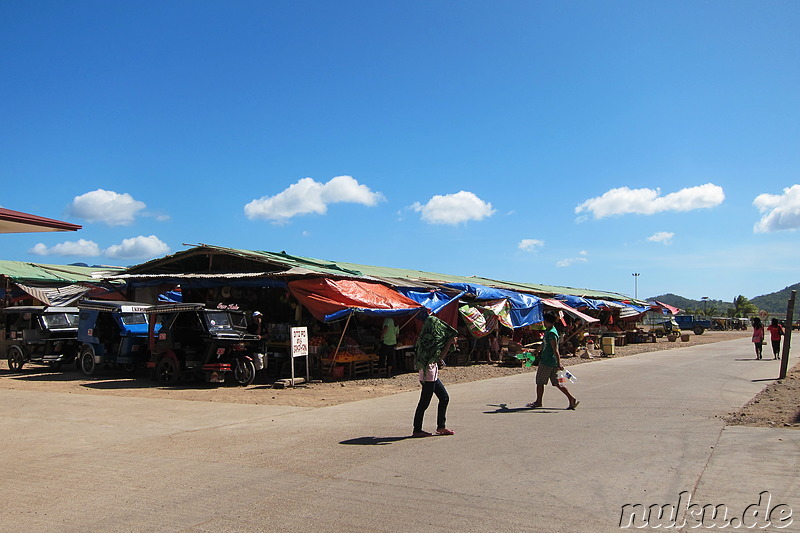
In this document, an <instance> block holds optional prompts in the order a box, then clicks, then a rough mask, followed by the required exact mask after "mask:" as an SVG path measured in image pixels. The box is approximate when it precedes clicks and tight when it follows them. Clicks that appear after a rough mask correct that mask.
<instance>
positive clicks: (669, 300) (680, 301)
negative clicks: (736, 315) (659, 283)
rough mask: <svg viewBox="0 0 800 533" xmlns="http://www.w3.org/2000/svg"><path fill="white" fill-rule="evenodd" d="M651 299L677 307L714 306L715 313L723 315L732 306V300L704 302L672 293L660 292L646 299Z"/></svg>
mask: <svg viewBox="0 0 800 533" xmlns="http://www.w3.org/2000/svg"><path fill="white" fill-rule="evenodd" d="M653 300H658V301H659V302H661V303H665V304H667V305H671V306H672V307H677V308H679V309H702V308H703V306H704V305H705V306H706V307H716V308H717V311H718V313H717V314H720V315H724V314H725V312H726V311H727V310H728V308H729V307H733V300H731V301H730V302H723V301H722V300H708V301H706V302H705V303H704V302H703V301H702V300H690V299H689V298H684V297H683V296H678V295H677V294H672V293H667V294H662V295H661V296H653V297H652V298H648V299H647V301H648V302H652V301H653Z"/></svg>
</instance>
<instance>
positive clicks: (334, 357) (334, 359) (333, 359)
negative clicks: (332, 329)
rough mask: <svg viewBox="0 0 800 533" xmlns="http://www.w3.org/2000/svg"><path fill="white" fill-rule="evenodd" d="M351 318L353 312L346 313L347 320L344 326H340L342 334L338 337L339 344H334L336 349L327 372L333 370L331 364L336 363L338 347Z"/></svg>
mask: <svg viewBox="0 0 800 533" xmlns="http://www.w3.org/2000/svg"><path fill="white" fill-rule="evenodd" d="M351 318H353V313H350V314H349V315H347V322H345V323H344V328H342V336H341V337H339V344H337V345H336V351H335V352H333V358H332V359H331V369H330V370H328V373H331V372H333V365H335V364H336V356H337V355H339V348H341V346H342V341H343V340H344V334H345V333H347V326H348V325H350V319H351Z"/></svg>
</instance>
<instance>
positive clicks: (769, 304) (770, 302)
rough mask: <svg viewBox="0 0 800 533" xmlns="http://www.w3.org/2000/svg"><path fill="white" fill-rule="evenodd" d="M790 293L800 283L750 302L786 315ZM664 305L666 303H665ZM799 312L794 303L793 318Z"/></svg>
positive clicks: (797, 306) (796, 289)
mask: <svg viewBox="0 0 800 533" xmlns="http://www.w3.org/2000/svg"><path fill="white" fill-rule="evenodd" d="M792 291H800V283H795V284H794V285H791V286H789V287H786V288H785V289H783V290H780V291H778V292H773V293H772V294H764V295H763V296H756V297H755V298H751V299H750V301H751V302H753V305H755V306H756V307H758V308H759V309H766V310H767V311H770V312H772V313H780V314H783V315H785V314H786V304H787V303H788V302H789V297H790V296H791V293H792ZM665 303H666V302H665ZM799 311H800V304H798V303H797V302H795V307H794V316H795V317H796V316H798V314H799V313H798V312H799Z"/></svg>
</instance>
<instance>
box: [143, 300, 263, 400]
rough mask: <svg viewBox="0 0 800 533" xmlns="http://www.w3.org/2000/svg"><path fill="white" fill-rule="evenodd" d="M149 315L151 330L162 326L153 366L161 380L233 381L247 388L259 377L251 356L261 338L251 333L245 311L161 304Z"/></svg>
mask: <svg viewBox="0 0 800 533" xmlns="http://www.w3.org/2000/svg"><path fill="white" fill-rule="evenodd" d="M149 313H150V316H151V327H152V328H157V327H160V330H159V331H158V333H157V334H154V335H152V336H151V347H150V353H151V356H150V361H149V362H148V363H147V366H148V368H150V369H151V370H152V371H153V377H154V378H155V379H156V380H157V381H160V382H164V383H175V382H177V381H178V380H180V379H181V378H183V377H194V378H197V379H202V380H203V381H206V382H209V383H223V382H225V381H226V378H227V379H229V380H231V381H233V382H235V383H238V384H239V385H242V386H246V385H250V384H251V383H252V382H253V380H254V379H255V375H256V369H255V365H254V364H253V357H252V356H251V354H252V353H254V352H256V351H257V350H258V340H259V337H258V335H253V334H250V333H248V332H247V320H246V318H245V315H244V313H242V312H240V311H233V310H228V309H205V308H204V306H203V305H202V304H191V303H189V304H164V305H156V306H153V307H152V308H150V310H149Z"/></svg>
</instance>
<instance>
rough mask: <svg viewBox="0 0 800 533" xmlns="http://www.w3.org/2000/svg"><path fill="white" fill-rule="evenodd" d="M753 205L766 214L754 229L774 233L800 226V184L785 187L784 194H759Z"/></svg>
mask: <svg viewBox="0 0 800 533" xmlns="http://www.w3.org/2000/svg"><path fill="white" fill-rule="evenodd" d="M753 205H754V206H756V207H757V208H758V210H759V211H760V212H761V213H764V215H763V216H762V217H761V220H759V221H758V222H757V223H756V225H755V227H754V228H753V231H754V232H756V233H772V232H773V231H780V230H786V229H788V230H794V229H798V228H800V185H796V184H795V185H792V186H791V187H787V188H785V189H783V194H780V195H779V194H759V195H758V196H756V199H755V200H753Z"/></svg>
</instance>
